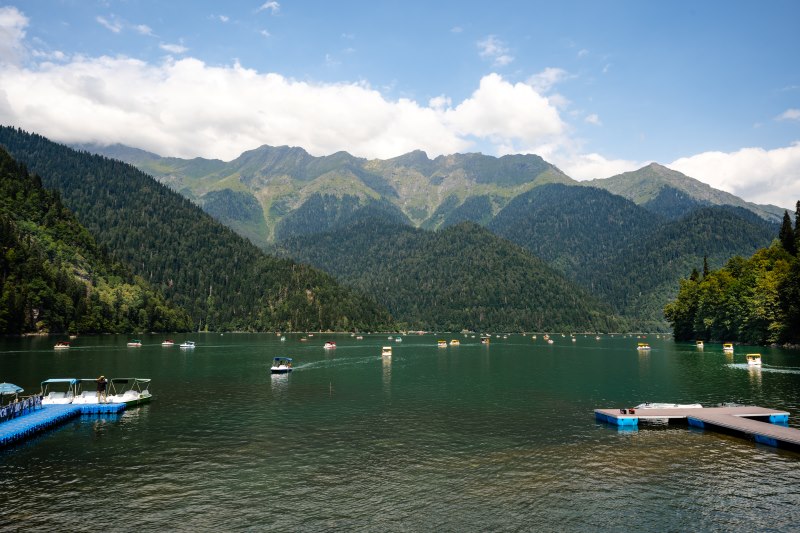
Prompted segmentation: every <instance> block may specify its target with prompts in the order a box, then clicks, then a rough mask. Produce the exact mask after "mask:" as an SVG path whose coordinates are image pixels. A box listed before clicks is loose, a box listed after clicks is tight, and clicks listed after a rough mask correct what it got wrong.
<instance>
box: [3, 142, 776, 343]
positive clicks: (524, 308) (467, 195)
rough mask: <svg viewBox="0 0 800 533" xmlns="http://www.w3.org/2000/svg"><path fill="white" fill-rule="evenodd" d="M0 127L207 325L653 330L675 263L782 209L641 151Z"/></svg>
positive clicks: (713, 249)
mask: <svg viewBox="0 0 800 533" xmlns="http://www.w3.org/2000/svg"><path fill="white" fill-rule="evenodd" d="M0 144H2V145H3V146H5V147H6V148H7V149H8V150H9V152H10V153H11V154H12V156H13V157H15V158H17V159H18V160H19V161H20V162H22V163H23V164H25V165H26V166H27V167H28V168H30V169H31V170H33V171H34V172H36V173H38V174H40V175H41V176H42V181H43V183H44V184H45V185H46V186H49V187H53V188H55V189H57V190H58V191H59V193H60V194H61V195H62V196H63V199H64V203H65V205H66V206H67V207H69V208H70V209H71V210H72V211H73V212H74V213H75V215H76V216H77V217H78V219H79V220H80V221H81V222H82V223H83V224H84V225H85V226H86V227H87V228H88V230H89V231H90V232H92V234H93V235H95V238H96V239H97V241H98V243H99V244H100V245H101V246H103V247H104V248H105V249H108V250H109V253H110V254H111V256H112V257H113V258H114V259H115V260H118V261H120V262H121V263H123V264H125V265H129V266H130V268H131V269H132V271H133V272H134V273H136V274H137V275H139V276H141V277H142V278H143V279H144V280H146V281H148V282H149V283H152V284H153V286H154V287H155V288H156V289H157V290H159V291H160V292H162V293H163V294H164V296H165V298H167V300H168V301H169V302H171V304H174V305H177V306H179V307H181V308H183V309H186V311H187V312H188V313H189V314H190V315H191V317H192V320H193V322H194V324H195V326H194V327H204V328H205V327H207V328H218V329H238V330H268V329H375V328H376V327H391V325H392V324H394V325H400V326H402V327H409V328H415V327H416V328H423V329H440V328H443V329H461V328H464V327H468V328H474V329H498V328H499V329H508V330H528V331H531V330H536V329H551V328H552V329H570V330H615V329H617V330H623V329H627V330H629V329H632V328H637V329H648V330H658V329H664V328H665V327H666V322H665V320H664V317H663V312H662V309H663V306H664V304H666V302H667V301H669V300H670V299H671V298H672V297H674V296H675V294H676V292H677V288H678V281H679V280H680V279H681V278H683V277H685V276H687V275H688V273H689V271H691V269H692V268H697V267H699V266H700V265H702V264H703V261H704V259H705V260H706V261H707V263H708V264H709V265H711V266H712V268H713V267H714V266H716V265H721V264H723V263H724V262H725V261H726V260H727V259H728V258H730V257H731V256H734V255H749V254H752V253H753V251H755V250H756V249H757V248H759V247H762V246H765V245H766V244H768V243H769V242H770V241H771V240H772V239H773V238H774V236H775V234H776V232H777V226H776V224H775V222H774V221H775V220H776V219H777V218H778V217H777V213H779V212H780V211H781V210H780V209H779V208H776V207H774V206H759V205H755V204H751V203H748V202H744V201H743V200H741V199H738V198H736V197H732V196H731V195H727V193H723V192H722V191H715V190H714V189H711V188H710V187H708V186H706V185H704V184H701V183H700V182H697V180H693V179H692V178H689V177H687V176H684V175H682V174H679V173H676V172H674V171H671V170H669V169H667V168H665V167H662V166H660V165H657V164H652V165H648V166H647V167H645V168H643V169H640V170H639V171H636V172H633V173H626V174H622V175H620V176H615V177H612V178H608V179H607V180H595V181H592V182H576V181H575V180H572V179H571V178H570V177H569V176H567V175H566V174H564V173H563V172H562V171H560V170H559V169H558V168H557V167H555V166H554V165H552V164H550V163H548V162H546V161H544V160H543V159H542V158H540V157H538V156H534V155H511V156H504V157H500V158H495V157H491V156H485V155H481V154H454V155H450V156H440V157H437V158H435V159H430V158H428V157H427V155H426V154H425V153H424V152H420V151H416V152H411V153H409V154H405V155H403V156H400V157H397V158H393V159H389V160H366V159H361V158H357V157H354V156H351V155H350V154H347V153H345V152H339V153H336V154H333V155H330V156H326V157H314V156H311V155H309V154H308V153H307V152H305V151H304V150H302V149H300V148H290V147H277V148H275V147H268V146H264V147H261V148H258V149H256V150H252V151H249V152H245V153H244V154H242V155H241V156H240V157H239V158H237V159H235V160H234V161H231V162H223V161H219V160H208V159H201V158H196V159H191V160H185V159H179V158H163V157H160V156H157V155H155V154H152V153H148V152H144V151H141V150H137V149H134V148H129V147H124V146H120V145H115V146H110V147H106V148H98V147H91V146H80V147H76V148H78V149H77V150H75V149H71V148H68V147H65V146H63V145H58V144H56V143H52V142H50V141H48V140H46V139H44V138H43V137H40V136H37V135H32V134H28V133H25V132H22V131H20V130H16V129H14V128H0ZM98 152H100V153H102V155H98ZM119 160H124V161H126V162H128V163H130V164H131V165H135V166H136V167H138V169H139V170H137V169H135V168H133V167H132V166H130V165H129V164H126V163H124V162H121V161H119ZM142 171H144V172H146V173H143V172H142ZM148 174H151V175H152V176H153V177H150V176H149V175H148ZM154 178H155V179H154ZM170 189H172V190H170ZM200 207H202V210H201V209H200ZM203 211H205V213H204V212H203ZM208 215H211V216H208ZM225 226H227V228H226V227H225ZM228 228H230V229H228ZM231 230H233V231H231ZM237 234H238V235H237ZM242 237H245V238H246V239H242ZM248 240H249V241H251V242H252V243H253V244H256V245H258V247H260V248H261V250H258V249H257V248H256V247H255V246H253V245H252V244H250V242H248ZM265 251H266V252H267V253H266V254H265V253H264V252H265ZM274 255H279V256H283V257H284V258H285V259H279V258H276V257H274ZM293 261H300V264H298V263H294V262H293ZM302 263H309V264H311V265H314V266H316V267H317V268H318V269H321V270H324V271H326V272H327V273H328V274H330V275H331V276H334V277H335V278H336V279H337V280H338V281H339V282H340V283H342V284H344V285H346V288H344V287H341V286H340V285H337V284H336V282H335V281H334V279H333V278H330V277H327V275H326V274H322V273H321V272H319V270H316V269H314V268H311V267H307V266H304V265H303V264H302ZM386 309H388V310H389V311H390V312H391V313H392V315H394V316H393V318H392V317H390V316H389V313H387V312H386ZM398 321H399V323H398ZM381 325H383V326H381Z"/></svg>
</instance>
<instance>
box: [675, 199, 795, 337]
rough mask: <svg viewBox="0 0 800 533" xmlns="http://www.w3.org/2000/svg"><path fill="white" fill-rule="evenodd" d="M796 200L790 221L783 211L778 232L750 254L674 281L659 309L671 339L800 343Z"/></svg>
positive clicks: (704, 268)
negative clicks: (669, 298) (673, 294)
mask: <svg viewBox="0 0 800 533" xmlns="http://www.w3.org/2000/svg"><path fill="white" fill-rule="evenodd" d="M798 249H800V201H799V202H797V209H796V211H795V221H794V227H792V221H791V217H790V216H789V213H788V212H787V213H785V215H784V218H783V224H782V226H781V229H780V233H779V235H778V238H777V239H775V240H774V241H773V243H772V245H771V246H769V247H768V248H762V249H760V250H758V251H757V252H756V253H755V254H754V255H753V256H752V257H751V258H749V259H744V258H742V257H734V258H732V259H730V260H729V261H728V262H727V264H726V265H725V266H724V267H722V268H720V269H718V270H711V269H710V268H709V267H708V266H707V264H706V265H704V266H703V271H702V272H700V271H698V270H697V269H694V270H693V271H692V273H691V275H690V276H689V277H688V278H687V279H684V280H681V282H680V290H679V293H678V297H677V298H676V299H675V300H674V301H673V302H670V303H669V304H668V305H667V306H666V307H665V309H664V314H665V315H666V317H667V319H668V320H669V322H670V324H671V325H672V327H673V330H674V332H675V339H676V340H692V339H698V340H709V341H720V342H742V343H746V344H773V343H777V344H797V343H800V257H799V256H798Z"/></svg>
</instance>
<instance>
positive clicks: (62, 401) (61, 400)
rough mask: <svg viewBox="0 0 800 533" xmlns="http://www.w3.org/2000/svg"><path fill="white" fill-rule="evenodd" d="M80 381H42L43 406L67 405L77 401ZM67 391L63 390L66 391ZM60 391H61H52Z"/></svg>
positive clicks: (65, 379)
mask: <svg viewBox="0 0 800 533" xmlns="http://www.w3.org/2000/svg"><path fill="white" fill-rule="evenodd" d="M77 385H78V380H77V379H75V378H56V379H46V380H44V381H42V405H66V404H70V403H72V400H74V399H75V391H76V387H77ZM65 388H66V390H63V389H65ZM52 389H59V390H52Z"/></svg>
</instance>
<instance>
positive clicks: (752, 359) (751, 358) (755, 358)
mask: <svg viewBox="0 0 800 533" xmlns="http://www.w3.org/2000/svg"><path fill="white" fill-rule="evenodd" d="M745 357H747V365H748V366H761V354H760V353H749V354H747V355H746V356H745Z"/></svg>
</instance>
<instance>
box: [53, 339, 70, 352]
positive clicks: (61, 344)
mask: <svg viewBox="0 0 800 533" xmlns="http://www.w3.org/2000/svg"><path fill="white" fill-rule="evenodd" d="M53 349H54V350H69V343H68V342H66V341H59V342H57V343H56V345H55V346H53Z"/></svg>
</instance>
